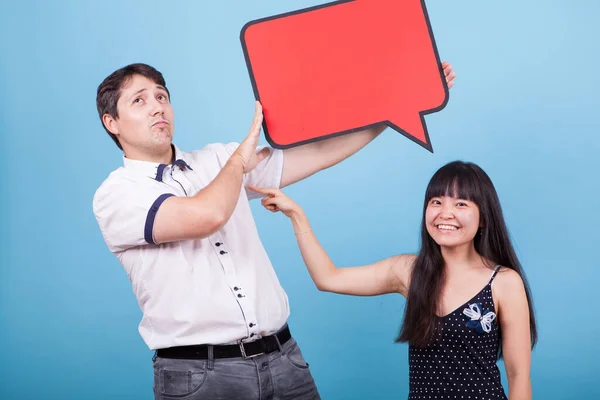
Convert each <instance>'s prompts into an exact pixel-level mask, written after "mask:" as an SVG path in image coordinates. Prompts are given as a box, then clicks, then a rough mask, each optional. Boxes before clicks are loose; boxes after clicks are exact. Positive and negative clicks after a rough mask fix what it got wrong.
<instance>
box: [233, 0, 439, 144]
mask: <svg viewBox="0 0 600 400" xmlns="http://www.w3.org/2000/svg"><path fill="white" fill-rule="evenodd" d="M354 1H356V0H339V1H333V2H331V3H325V4H321V5H318V6H313V7H308V8H303V9H300V10H296V11H290V12H287V13H283V14H277V15H273V16H270V17H265V18H260V19H256V20H252V21H249V22H247V23H246V24H244V26H243V27H242V30H241V31H240V42H241V43H242V49H243V51H244V59H245V60H246V67H247V68H248V74H249V75H250V81H251V83H252V90H253V91H254V97H255V98H256V100H258V101H260V94H259V93H258V87H257V85H256V80H255V79H254V73H253V72H252V63H251V62H250V56H249V55H248V48H247V46H246V40H245V38H244V37H245V34H246V30H247V29H248V28H249V27H250V26H251V25H254V24H260V23H262V22H265V21H270V20H273V19H278V18H285V17H289V16H291V15H295V14H302V13H306V12H310V11H315V10H318V9H321V8H325V7H332V6H336V5H339V4H344V3H351V2H354ZM362 1H364V0H362ZM421 7H422V9H423V15H424V16H425V22H426V24H427V29H428V31H429V37H430V38H431V44H432V45H433V52H434V54H435V59H436V60H437V63H438V69H439V72H440V77H441V78H442V82H443V85H444V95H445V96H444V101H443V102H442V104H441V105H439V106H437V107H435V108H431V109H429V110H424V111H419V117H420V119H421V124H423V130H424V132H425V140H426V142H421V141H420V140H417V139H416V138H414V137H413V136H412V135H410V134H409V133H408V132H406V131H404V130H403V129H402V128H400V127H399V126H397V125H395V124H393V123H392V122H391V121H389V120H384V121H379V122H375V123H372V124H369V125H365V126H361V127H358V128H353V129H348V130H344V131H340V132H334V133H331V134H329V135H327V136H319V137H318V138H313V139H309V140H305V141H302V142H296V143H292V144H287V145H280V144H278V143H277V142H275V141H274V140H273V139H272V138H271V136H270V135H269V131H268V129H267V123H266V121H263V130H264V132H265V138H266V139H267V142H269V144H270V145H271V146H272V147H274V148H276V149H288V148H292V147H297V146H301V145H303V144H307V143H311V142H316V141H320V140H324V139H329V138H332V137H335V136H341V135H345V134H348V133H353V132H358V131H362V130H364V129H368V128H372V127H375V126H378V125H381V124H385V125H387V126H389V127H390V128H392V129H394V130H395V131H397V132H399V133H401V134H402V135H404V136H405V137H406V138H408V139H410V140H412V141H413V142H415V143H416V144H418V145H419V146H422V147H423V148H425V149H427V150H429V151H430V152H432V153H433V147H432V145H431V140H430V139H429V131H428V130H427V124H426V123H425V115H427V114H431V113H434V112H438V111H441V110H442V109H443V108H444V107H446V104H448V98H449V97H450V94H449V92H448V84H447V83H446V79H445V77H444V70H443V68H442V63H441V61H440V56H439V53H438V50H437V45H436V43H435V37H434V36H433V30H432V29H431V23H430V22H429V14H427V7H426V6H425V0H421Z"/></svg>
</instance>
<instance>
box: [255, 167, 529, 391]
mask: <svg viewBox="0 0 600 400" xmlns="http://www.w3.org/2000/svg"><path fill="white" fill-rule="evenodd" d="M250 189H251V190H254V191H256V192H258V193H261V194H264V195H265V197H264V198H263V199H262V204H263V206H264V207H265V208H267V209H268V210H270V211H272V212H277V211H281V212H282V213H283V214H285V215H286V216H288V217H289V218H290V219H291V221H292V225H293V228H294V232H295V235H296V237H297V240H298V245H299V247H300V251H301V253H302V257H303V259H304V262H305V263H306V265H307V267H308V270H309V273H310V275H311V277H312V279H313V281H314V282H315V284H316V285H317V288H318V289H319V290H322V291H329V292H335V293H342V294H350V295H359V296H372V295H378V294H384V293H400V294H402V295H403V296H405V297H406V299H407V302H406V310H405V316H404V321H403V324H402V328H401V331H400V335H399V336H398V338H397V341H399V342H408V343H409V373H410V391H409V399H415V400H416V399H454V398H457V399H472V400H476V399H506V396H505V393H504V389H503V387H502V384H501V382H500V372H499V370H498V367H497V365H496V362H497V360H498V359H499V358H501V357H503V358H504V363H505V366H506V374H507V376H508V393H509V395H508V399H509V400H517V399H518V400H525V399H531V396H532V394H531V380H530V360H531V349H532V348H533V346H534V345H535V342H536V340H537V332H536V323H535V317H534V313H533V306H532V302H531V295H530V291H529V288H528V285H527V281H526V279H525V276H524V274H523V272H522V269H521V265H520V263H519V260H518V259H517V256H516V254H515V251H514V249H513V246H512V243H511V241H510V239H509V236H508V230H507V228H506V224H505V222H504V218H503V215H502V209H501V207H500V201H499V199H498V195H497V193H496V190H495V188H494V185H493V183H492V181H491V180H490V178H489V177H488V175H487V174H486V173H485V172H484V171H483V170H482V169H481V168H480V167H479V166H477V165H475V164H473V163H464V162H460V161H455V162H452V163H449V164H447V165H445V166H443V167H442V168H440V169H439V170H438V171H437V172H436V173H435V174H434V176H433V177H432V178H431V181H430V182H429V185H428V186H427V190H426V193H425V202H424V207H423V220H422V227H421V249H420V251H419V253H418V254H417V255H413V254H402V255H397V256H393V257H390V258H387V259H385V260H381V261H379V262H376V263H374V264H371V265H366V266H361V267H353V268H336V266H335V265H334V264H333V263H332V262H331V259H330V258H329V256H328V255H327V253H326V252H325V250H323V248H322V247H321V245H320V244H319V242H318V241H317V238H316V237H315V235H314V233H313V232H312V230H311V228H310V225H309V222H308V219H307V217H306V215H305V214H304V212H303V211H302V209H301V208H300V207H299V206H298V205H297V204H296V203H294V201H293V200H291V199H290V198H288V197H287V196H286V195H285V194H283V193H282V192H281V191H280V190H278V189H261V188H255V187H250Z"/></svg>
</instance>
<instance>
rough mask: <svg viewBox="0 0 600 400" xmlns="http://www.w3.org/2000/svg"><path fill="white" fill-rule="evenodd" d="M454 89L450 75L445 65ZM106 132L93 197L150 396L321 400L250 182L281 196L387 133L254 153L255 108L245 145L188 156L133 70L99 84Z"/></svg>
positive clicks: (152, 90)
mask: <svg viewBox="0 0 600 400" xmlns="http://www.w3.org/2000/svg"><path fill="white" fill-rule="evenodd" d="M444 67H445V69H444V71H445V74H446V79H447V81H448V85H449V86H452V84H453V79H454V76H455V74H454V73H452V72H451V70H452V67H451V66H450V65H449V64H447V63H445V64H444ZM96 102H97V108H98V113H99V115H100V118H101V120H102V123H103V126H104V128H105V129H106V131H107V132H108V134H109V135H110V136H111V138H112V139H113V140H114V141H115V143H116V144H117V146H118V147H119V148H120V149H122V150H123V152H124V157H123V167H121V168H118V169H117V170H115V171H113V172H112V173H111V174H110V175H109V177H108V178H107V179H106V180H105V181H104V182H103V183H102V185H101V186H100V188H99V189H98V190H97V192H96V194H95V196H94V202H93V208H94V214H95V215H96V219H97V221H98V224H99V226H100V229H101V231H102V235H103V237H104V239H105V241H106V243H107V245H108V247H109V249H110V250H111V251H112V252H113V253H114V254H115V255H116V256H117V258H118V259H119V261H120V262H121V264H122V265H123V267H124V268H125V270H126V272H127V274H128V276H129V278H130V280H131V283H132V285H133V291H134V293H135V295H136V297H137V299H138V302H139V305H140V308H141V310H142V312H143V318H142V321H141V323H140V325H139V331H140V334H141V336H142V337H143V339H144V341H145V342H146V344H147V345H148V347H149V348H150V349H152V350H156V354H155V357H154V371H155V374H154V394H155V398H156V399H163V398H173V397H176V398H184V397H185V398H186V399H228V400H234V399H244V400H249V399H296V400H298V399H318V398H319V394H318V392H317V388H316V386H315V383H314V381H313V378H312V376H311V373H310V371H309V368H308V365H307V364H306V362H305V361H304V359H303V357H302V354H301V352H300V349H299V348H298V345H297V344H296V342H295V340H294V339H293V337H292V336H291V334H290V331H289V328H288V326H287V324H286V320H287V318H288V315H289V307H288V299H287V296H286V294H285V292H284V291H283V289H282V288H281V286H280V284H279V282H278V280H277V276H276V275H275V271H274V270H273V268H272V266H271V263H270V261H269V258H268V257H267V254H266V252H265V250H264V248H263V246H262V243H261V242H260V239H259V237H258V233H257V230H256V226H255V224H254V220H253V217H252V214H251V211H250V206H249V203H248V200H249V199H252V198H255V197H258V196H259V195H258V194H257V193H254V192H252V191H250V190H248V189H245V188H246V186H247V185H254V186H257V187H278V188H279V187H284V186H287V185H290V184H292V183H294V182H297V181H299V180H301V179H304V178H306V177H308V176H311V175H312V174H314V173H315V172H318V171H321V170H323V169H326V168H328V167H330V166H332V165H335V164H337V163H338V162H340V161H342V160H344V159H346V158H347V157H349V156H350V155H352V154H354V153H355V152H356V151H358V150H359V149H361V148H362V147H364V146H365V145H366V144H367V143H369V142H370V141H371V140H373V139H374V138H375V137H376V136H377V135H379V133H381V131H383V129H384V128H385V127H384V126H381V127H378V128H371V129H367V130H364V131H361V132H356V133H353V134H350V135H344V136H341V137H336V138H331V139H328V140H324V141H320V142H315V143H310V144H306V145H303V146H300V147H295V148H291V149H286V150H283V151H282V150H275V149H271V148H268V147H264V148H261V149H259V150H258V151H257V144H258V138H259V134H260V130H261V124H262V118H263V116H262V109H261V105H260V104H259V103H258V102H257V103H256V110H255V114H254V121H253V122H252V126H251V127H250V131H249V133H248V136H247V137H246V138H245V139H244V141H242V142H241V143H240V144H239V145H238V144H236V143H230V144H212V145H209V146H207V147H205V148H203V149H202V150H198V151H193V152H183V151H181V150H180V149H178V148H177V147H176V146H175V145H173V144H172V138H173V131H174V128H173V126H174V125H173V122H174V117H173V109H172V107H171V103H170V93H169V91H168V89H167V86H166V83H165V80H164V78H163V76H162V74H161V73H160V72H158V71H157V70H156V69H154V68H153V67H151V66H149V65H145V64H132V65H128V66H126V67H124V68H121V69H119V70H117V71H115V72H114V73H112V74H111V75H110V76H108V77H107V78H106V79H105V80H104V81H103V82H102V83H101V84H100V86H99V87H98V93H97V98H96Z"/></svg>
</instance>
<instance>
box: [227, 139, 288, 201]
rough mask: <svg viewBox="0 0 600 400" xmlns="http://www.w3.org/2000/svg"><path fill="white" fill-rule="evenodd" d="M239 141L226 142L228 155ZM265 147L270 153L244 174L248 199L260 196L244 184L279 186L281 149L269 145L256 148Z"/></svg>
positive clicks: (281, 159) (262, 186)
mask: <svg viewBox="0 0 600 400" xmlns="http://www.w3.org/2000/svg"><path fill="white" fill-rule="evenodd" d="M238 146H239V143H228V144H226V145H225V148H226V149H227V152H228V153H229V156H231V155H232V154H233V153H234V151H235V150H236V149H237V148H238ZM265 147H267V148H268V149H269V150H270V154H269V155H268V156H267V158H265V159H264V160H262V161H261V162H260V163H259V164H258V165H257V166H256V167H255V168H254V169H253V170H252V171H250V172H249V173H247V174H245V176H244V189H245V190H246V194H247V196H248V199H255V198H258V197H262V195H261V194H258V193H255V192H253V191H251V190H249V189H247V188H246V185H252V186H256V187H261V188H277V189H279V187H280V186H281V176H282V174H283V150H279V149H274V148H272V147H269V146H259V147H258V148H257V149H256V152H257V153H258V152H259V151H260V150H262V149H264V148H265Z"/></svg>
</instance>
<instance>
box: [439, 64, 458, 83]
mask: <svg viewBox="0 0 600 400" xmlns="http://www.w3.org/2000/svg"><path fill="white" fill-rule="evenodd" d="M442 68H443V69H444V76H445V77H446V83H447V84H448V89H451V88H452V86H454V78H456V72H453V71H452V65H450V63H449V62H448V61H444V62H443V63H442Z"/></svg>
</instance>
